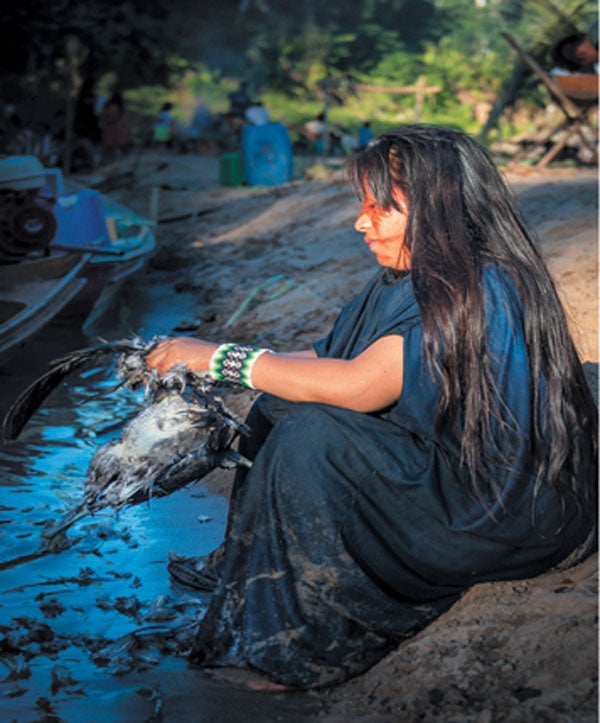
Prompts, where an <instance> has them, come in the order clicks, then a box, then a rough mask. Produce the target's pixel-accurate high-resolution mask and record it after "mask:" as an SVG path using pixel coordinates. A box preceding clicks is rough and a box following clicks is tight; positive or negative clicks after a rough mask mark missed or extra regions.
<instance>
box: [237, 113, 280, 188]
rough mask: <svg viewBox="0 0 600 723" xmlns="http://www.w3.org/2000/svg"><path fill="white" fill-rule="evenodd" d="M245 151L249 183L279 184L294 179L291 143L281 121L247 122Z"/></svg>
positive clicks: (260, 184)
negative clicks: (261, 123) (256, 123)
mask: <svg viewBox="0 0 600 723" xmlns="http://www.w3.org/2000/svg"><path fill="white" fill-rule="evenodd" d="M242 155H243V158H244V170H245V172H246V181H247V183H248V185H249V186H278V185H279V184H281V183H287V182H288V181H291V179H292V144H291V143H290V137H289V134H288V132H287V128H286V127H285V126H284V125H282V124H281V123H265V124H263V125H260V126H253V125H249V126H244V130H243V132H242Z"/></svg>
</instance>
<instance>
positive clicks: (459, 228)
mask: <svg viewBox="0 0 600 723" xmlns="http://www.w3.org/2000/svg"><path fill="white" fill-rule="evenodd" d="M346 170H347V174H348V177H349V180H350V182H351V184H352V185H353V187H354V189H355V191H356V193H357V195H358V196H359V198H364V196H365V193H366V191H370V192H371V193H372V195H373V196H374V197H375V199H376V200H377V202H378V203H379V204H380V205H381V206H382V207H383V208H384V209H385V210H389V209H391V208H396V209H397V210H400V208H399V207H398V202H397V201H396V200H395V199H394V189H395V188H399V189H400V190H401V191H402V192H403V193H404V194H405V196H406V198H407V205H408V224H407V232H406V238H405V244H406V245H407V247H408V249H409V250H410V254H411V270H410V273H411V276H412V283H413V287H414V291H415V295H416V299H417V302H418V304H419V307H420V309H421V315H422V325H423V343H424V352H425V358H426V360H427V364H428V367H429V369H430V371H431V373H432V375H433V377H434V378H435V379H436V380H437V381H438V384H439V387H440V398H439V403H438V408H437V411H436V425H437V428H438V429H439V428H440V427H441V425H442V424H444V423H447V422H450V424H451V425H453V428H454V430H455V432H456V436H457V438H458V439H459V440H460V445H461V454H462V461H463V463H464V464H466V466H467V468H468V470H469V473H470V480H471V486H472V487H473V490H474V492H475V493H476V494H477V495H478V496H483V497H486V496H487V493H490V492H491V493H492V495H493V496H495V497H496V498H497V499H500V500H501V493H500V489H499V488H498V486H497V485H496V484H495V481H494V476H493V473H491V472H490V469H491V467H490V465H489V462H490V460H486V459H485V458H484V457H485V455H484V452H483V450H484V449H485V448H486V447H487V448H488V449H489V440H490V439H491V438H492V437H493V432H492V430H493V429H496V430H498V429H500V434H501V436H502V435H504V442H502V441H500V442H499V443H497V449H498V450H503V451H501V452H500V454H501V455H502V456H503V458H504V459H507V458H508V457H509V456H510V440H511V439H512V440H513V441H514V440H515V435H519V433H520V430H518V429H515V428H514V425H513V424H512V423H511V420H507V419H506V415H505V414H504V415H503V413H502V410H500V409H499V408H498V406H499V404H498V401H497V396H498V395H497V393H496V392H495V388H494V379H493V376H492V374H491V371H490V363H489V356H488V350H487V344H486V320H485V313H484V299H483V287H482V271H483V269H484V267H485V266H487V265H490V264H495V265H498V266H500V267H501V268H502V270H503V271H504V272H505V273H506V274H507V275H508V276H509V278H510V279H511V281H512V283H513V285H514V287H515V289H516V291H517V293H518V294H519V296H520V298H521V300H522V304H523V308H524V334H525V343H526V347H527V353H528V363H529V378H530V379H529V381H530V389H531V410H532V414H531V418H532V426H533V429H532V430H531V433H530V434H529V438H530V444H531V456H532V460H533V470H534V471H535V474H536V476H537V485H536V493H537V490H538V489H539V485H540V484H542V483H544V482H549V483H550V484H553V485H554V486H556V487H557V488H560V489H563V490H564V488H563V485H564V483H565V482H566V483H567V487H568V488H570V489H571V491H572V492H573V493H574V494H575V496H576V498H577V499H578V500H579V501H580V502H581V503H582V504H583V503H585V501H586V500H587V499H589V494H590V492H589V487H590V484H589V473H588V475H587V478H586V479H582V478H581V477H582V475H579V472H580V471H581V467H582V465H583V462H582V460H581V459H580V449H581V448H582V444H580V442H582V440H584V439H585V442H584V446H585V444H587V445H588V446H589V445H590V444H591V445H592V446H593V453H594V454H595V453H596V447H597V437H596V435H597V424H598V421H597V409H596V405H595V402H594V399H593V396H592V394H591V392H590V389H589V386H588V385H587V381H586V378H585V374H584V371H583V368H582V365H581V363H580V361H579V358H578V356H577V352H576V349H575V346H574V344H573V341H572V339H571V335H570V333H569V330H568V326H567V320H566V316H565V313H564V310H563V307H562V305H561V302H560V300H559V297H558V294H557V291H556V288H555V285H554V283H553V281H552V278H551V277H550V273H549V271H548V269H547V267H546V265H545V263H544V261H543V259H542V257H541V255H540V252H539V250H538V248H537V244H536V240H535V237H534V235H533V233H532V232H531V231H530V230H529V229H528V228H527V225H526V224H525V222H524V220H523V218H522V216H521V214H520V212H519V209H518V206H517V203H516V201H515V200H514V199H513V197H512V194H511V193H510V191H509V189H508V187H507V186H506V183H505V182H504V180H503V178H502V176H501V175H500V173H499V172H498V169H497V168H496V166H495V164H494V162H493V161H492V159H491V157H490V155H489V154H488V152H487V151H486V149H485V148H483V147H482V146H481V145H479V144H478V143H476V142H475V141H474V140H472V139H471V138H469V137H468V136H467V135H465V134H463V133H460V132H457V131H454V130H450V129H447V128H441V127H435V126H422V125H416V126H406V127H403V128H401V129H398V130H396V131H391V132H388V133H384V134H383V135H381V136H379V137H378V138H377V139H376V140H374V141H371V143H370V144H369V145H368V146H367V148H366V149H365V150H364V151H362V152H361V153H360V154H358V155H357V156H354V157H352V158H350V159H349V160H348V162H347V164H346ZM542 379H543V381H542ZM543 385H545V388H546V390H545V409H544V410H543V414H542V417H543V418H545V419H546V420H547V423H548V425H549V434H550V438H549V439H547V438H546V437H547V433H545V430H544V428H543V425H542V421H543V419H542V420H540V413H539V409H540V403H541V400H542V399H543V398H544V396H543V395H544V391H543ZM507 440H508V447H507ZM590 440H591V441H590ZM507 463H509V462H507Z"/></svg>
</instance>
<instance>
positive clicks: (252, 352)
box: [208, 344, 271, 389]
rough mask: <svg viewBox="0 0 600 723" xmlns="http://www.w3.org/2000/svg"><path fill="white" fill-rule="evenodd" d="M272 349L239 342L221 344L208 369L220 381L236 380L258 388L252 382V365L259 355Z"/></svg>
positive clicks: (251, 387) (238, 382)
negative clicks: (239, 343) (244, 344)
mask: <svg viewBox="0 0 600 723" xmlns="http://www.w3.org/2000/svg"><path fill="white" fill-rule="evenodd" d="M268 351H271V350H270V349H259V348H257V347H255V346H239V345H238V344H221V345H220V346H219V347H218V348H217V349H216V350H215V351H214V352H213V355H212V356H211V358H210V362H209V364H208V371H209V373H210V375H211V377H212V378H213V379H214V380H215V381H218V382H224V381H225V382H235V383H236V384H243V385H244V386H245V387H249V388H250V389H256V387H255V386H254V384H253V383H252V367H253V366H254V364H255V363H256V360H257V359H258V357H259V356H261V355H262V354H264V353H265V352H268Z"/></svg>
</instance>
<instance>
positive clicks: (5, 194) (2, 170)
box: [0, 156, 57, 263]
mask: <svg viewBox="0 0 600 723" xmlns="http://www.w3.org/2000/svg"><path fill="white" fill-rule="evenodd" d="M45 185H46V176H45V172H44V166H43V165H42V163H41V162H40V161H39V159H37V158H36V157H35V156H8V157H5V158H1V159H0V263H14V262H16V261H20V260H21V259H22V258H23V257H24V256H27V255H28V254H29V253H31V252H32V251H41V252H45V253H47V249H48V245H49V244H50V242H51V241H52V239H53V238H54V236H55V234H56V229H57V223H56V219H55V218H54V214H53V213H52V206H53V204H54V201H55V199H54V198H52V197H50V196H48V195H44V194H43V193H42V189H43V188H44V186H45Z"/></svg>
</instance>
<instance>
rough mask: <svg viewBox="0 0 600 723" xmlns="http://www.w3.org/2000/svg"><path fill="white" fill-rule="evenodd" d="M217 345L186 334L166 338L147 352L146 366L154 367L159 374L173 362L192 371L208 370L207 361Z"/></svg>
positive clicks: (166, 370) (164, 372) (172, 364)
mask: <svg viewBox="0 0 600 723" xmlns="http://www.w3.org/2000/svg"><path fill="white" fill-rule="evenodd" d="M217 346H218V345H217V344H212V343H211V342H208V341H202V339H192V338H190V337H188V336H180V337H177V338H175V339H167V341H163V342H161V343H160V344H159V345H158V346H157V347H156V348H155V349H153V350H152V351H151V352H150V354H148V356H147V357H146V366H147V367H148V369H156V371H157V372H158V373H159V374H161V375H162V374H166V373H167V372H168V371H169V369H170V368H171V367H172V366H174V365H175V364H185V366H186V367H187V368H188V369H189V370H190V371H193V372H204V371H207V370H208V363H209V362H210V358H211V356H212V354H213V352H214V351H215V349H216V348H217Z"/></svg>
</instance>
